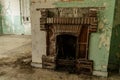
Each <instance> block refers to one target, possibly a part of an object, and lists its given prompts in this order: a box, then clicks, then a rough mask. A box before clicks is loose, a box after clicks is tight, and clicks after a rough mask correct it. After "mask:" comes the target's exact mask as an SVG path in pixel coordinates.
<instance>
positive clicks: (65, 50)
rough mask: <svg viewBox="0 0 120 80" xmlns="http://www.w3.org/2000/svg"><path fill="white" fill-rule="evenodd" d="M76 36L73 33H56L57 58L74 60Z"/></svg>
mask: <svg viewBox="0 0 120 80" xmlns="http://www.w3.org/2000/svg"><path fill="white" fill-rule="evenodd" d="M76 42H77V37H75V36H73V35H67V34H65V35H58V36H57V40H56V46H57V49H56V50H57V59H67V60H74V59H75V58H76V44H77V43H76Z"/></svg>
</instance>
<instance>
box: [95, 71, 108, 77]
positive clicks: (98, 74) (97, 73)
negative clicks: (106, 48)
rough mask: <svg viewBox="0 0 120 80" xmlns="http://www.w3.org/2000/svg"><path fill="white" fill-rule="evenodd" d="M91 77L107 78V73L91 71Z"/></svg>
mask: <svg viewBox="0 0 120 80" xmlns="http://www.w3.org/2000/svg"><path fill="white" fill-rule="evenodd" d="M93 75H95V76H102V77H108V72H107V71H93Z"/></svg>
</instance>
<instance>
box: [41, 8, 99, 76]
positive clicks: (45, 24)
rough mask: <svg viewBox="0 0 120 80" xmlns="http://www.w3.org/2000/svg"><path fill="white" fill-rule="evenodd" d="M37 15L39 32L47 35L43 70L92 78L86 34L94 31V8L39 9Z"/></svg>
mask: <svg viewBox="0 0 120 80" xmlns="http://www.w3.org/2000/svg"><path fill="white" fill-rule="evenodd" d="M40 12H41V18H40V28H41V30H43V31H46V33H47V35H46V40H47V42H46V43H47V48H46V50H47V53H46V55H43V57H42V66H43V68H49V69H56V70H67V71H70V72H77V73H89V74H92V71H93V61H92V60H89V59H88V55H89V52H88V50H89V38H90V33H93V32H96V31H97V23H98V20H97V8H90V7H89V8H46V9H45V8H42V9H40Z"/></svg>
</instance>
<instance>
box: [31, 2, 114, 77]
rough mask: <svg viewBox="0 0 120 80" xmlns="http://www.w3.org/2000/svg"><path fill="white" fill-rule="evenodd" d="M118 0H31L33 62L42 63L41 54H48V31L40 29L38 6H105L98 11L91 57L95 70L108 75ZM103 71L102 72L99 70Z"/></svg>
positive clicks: (90, 51) (91, 39)
mask: <svg viewBox="0 0 120 80" xmlns="http://www.w3.org/2000/svg"><path fill="white" fill-rule="evenodd" d="M115 1H116V0H81V1H69V0H68V1H67V2H66V0H65V1H64V0H31V17H32V35H33V36H32V38H33V43H32V45H33V52H32V62H33V63H37V64H38V63H40V64H41V62H42V61H41V56H42V55H43V54H46V33H45V32H43V31H40V22H39V19H40V12H39V11H36V9H37V8H54V7H104V9H103V10H100V11H99V12H98V18H99V23H98V31H97V33H92V34H91V37H90V46H89V48H90V50H89V53H90V55H89V58H90V59H91V60H93V61H94V72H93V74H96V75H97V74H98V75H102V76H107V75H108V73H107V68H108V60H109V53H110V41H111V34H112V27H113V17H114V8H115ZM97 71H98V72H101V73H100V74H99V73H98V72H97Z"/></svg>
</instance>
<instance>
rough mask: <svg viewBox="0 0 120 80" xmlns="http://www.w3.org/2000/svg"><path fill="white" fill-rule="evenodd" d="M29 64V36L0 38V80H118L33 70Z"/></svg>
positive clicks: (113, 77)
mask: <svg viewBox="0 0 120 80" xmlns="http://www.w3.org/2000/svg"><path fill="white" fill-rule="evenodd" d="M6 39H7V40H6ZM1 40H3V41H1ZM1 44H2V45H3V46H4V48H1V47H2V46H1ZM5 46H7V47H5ZM2 50H5V51H2ZM30 62H31V39H30V36H19V37H18V36H0V80H120V75H118V74H114V75H111V76H110V77H109V78H103V77H96V76H87V75H77V74H69V73H67V72H57V71H53V70H47V69H39V68H34V67H31V66H30Z"/></svg>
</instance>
